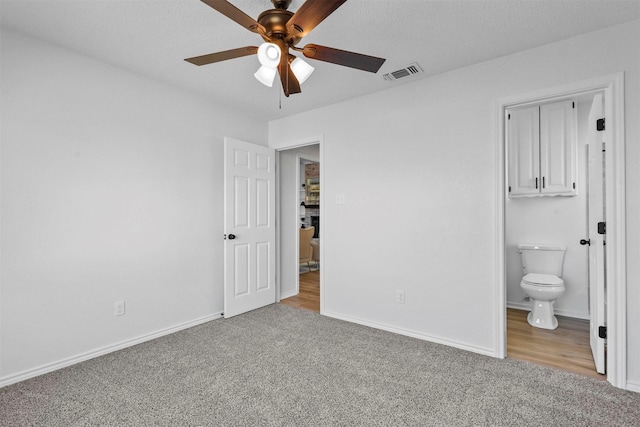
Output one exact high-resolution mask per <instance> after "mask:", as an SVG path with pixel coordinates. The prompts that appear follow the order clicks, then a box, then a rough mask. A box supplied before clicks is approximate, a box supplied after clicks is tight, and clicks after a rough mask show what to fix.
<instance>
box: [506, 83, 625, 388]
mask: <svg viewBox="0 0 640 427" xmlns="http://www.w3.org/2000/svg"><path fill="white" fill-rule="evenodd" d="M596 94H601V95H602V96H603V97H604V101H603V102H602V104H603V107H604V118H606V123H607V125H608V126H607V128H606V131H603V132H602V135H603V141H606V153H607V154H606V160H605V162H606V163H605V165H604V166H605V167H604V169H605V172H604V174H603V173H602V172H600V173H601V177H602V178H604V181H605V182H604V185H603V193H604V197H602V203H601V204H600V209H601V210H602V212H603V215H606V232H607V234H606V240H607V242H606V256H605V253H604V246H602V253H601V254H600V258H599V259H598V262H599V263H600V264H599V265H600V266H601V268H602V271H603V273H602V274H603V282H606V284H607V287H606V290H605V289H604V284H603V289H602V294H603V297H604V298H602V299H606V301H607V307H608V312H607V313H606V315H603V316H602V320H601V323H602V324H595V323H594V322H593V318H594V315H595V314H594V308H593V306H590V303H591V302H592V301H590V300H591V299H592V298H593V291H592V290H593V289H592V287H591V284H590V282H591V281H592V280H593V278H590V277H589V276H590V275H591V273H592V271H591V270H592V266H593V264H592V260H591V252H592V251H591V250H590V249H589V253H588V254H587V249H586V248H585V246H581V245H580V241H581V240H583V241H588V240H589V237H590V236H591V234H590V233H589V234H588V235H587V229H588V228H590V229H594V228H596V224H590V223H589V221H588V220H587V212H588V210H587V206H588V199H587V197H586V196H587V195H588V194H589V193H590V192H589V186H588V185H587V183H588V177H587V175H586V171H587V166H588V165H589V163H588V162H589V159H588V158H587V154H588V151H587V149H586V148H584V147H583V149H582V151H580V152H578V153H576V156H577V157H576V158H577V159H578V160H580V162H581V163H582V168H581V171H579V172H580V175H578V176H577V187H576V188H577V191H576V192H575V193H577V194H572V195H571V197H544V196H545V195H543V194H533V195H532V194H529V195H527V197H522V198H519V199H518V198H517V197H516V198H513V197H510V196H513V195H512V194H511V195H510V194H509V190H512V191H513V189H514V188H513V183H512V182H510V181H513V176H511V177H510V176H509V162H510V161H511V162H513V159H510V158H509V153H508V151H509V148H508V146H507V139H508V135H507V134H506V132H505V129H506V123H507V120H508V119H509V117H508V110H509V109H512V108H515V107H519V106H525V107H529V106H532V105H535V104H544V103H553V102H558V101H561V100H566V99H569V98H571V99H574V101H575V102H576V103H577V105H576V107H578V108H580V107H581V106H582V110H583V111H584V112H586V113H584V114H582V116H580V117H587V116H588V112H589V111H588V110H590V108H589V107H590V106H591V101H592V100H593V98H594V96H595V95H596ZM622 94H623V79H622V75H621V74H616V75H611V76H605V77H602V78H596V79H592V80H588V81H583V82H578V83H574V84H568V85H564V86H561V87H556V88H550V89H544V90H540V91H536V92H534V93H530V94H525V95H518V96H514V97H510V98H508V99H503V100H500V101H499V102H498V110H499V111H498V113H499V114H498V122H499V128H498V129H499V146H498V161H499V164H501V165H503V167H502V168H500V172H499V176H498V179H497V181H498V183H499V191H498V194H499V196H498V234H499V236H498V242H497V243H498V248H499V253H501V254H502V256H501V257H500V259H499V261H498V266H497V267H498V276H499V277H500V279H501V280H500V282H501V284H502V285H501V286H500V287H499V289H498V290H497V291H498V301H500V304H501V306H500V309H501V310H498V311H500V317H499V319H497V324H498V325H499V331H497V333H498V335H497V337H496V338H497V342H498V343H499V347H498V348H499V349H500V348H502V349H503V353H502V354H499V356H500V357H505V356H508V357H514V358H522V359H527V360H530V361H534V362H542V361H541V360H538V361H536V360H534V359H535V358H536V357H534V356H531V357H529V356H527V355H526V354H523V353H526V352H527V349H526V348H524V344H526V345H533V347H536V346H538V344H540V346H538V348H534V349H532V350H531V353H530V354H535V353H536V352H538V353H543V354H544V353H547V350H545V348H544V345H545V344H544V343H547V345H551V346H553V347H554V349H556V350H557V349H558V345H560V344H558V343H566V342H571V341H572V339H574V338H575V337H576V336H579V337H580V338H579V339H578V341H580V342H581V345H580V346H574V347H573V348H568V349H564V350H562V351H560V353H563V352H564V353H565V354H569V355H570V356H569V357H568V358H566V359H567V360H565V361H558V360H555V361H554V360H551V358H549V359H548V360H546V362H547V363H546V364H548V365H552V366H555V367H558V368H561V369H566V370H573V371H574V372H580V370H581V369H585V367H584V366H580V365H581V364H582V365H587V366H588V365H589V363H593V362H591V361H590V360H588V359H589V358H590V357H589V356H590V353H592V351H591V349H590V348H589V347H590V343H589V342H590V341H592V346H593V341H594V336H595V338H596V339H597V338H598V333H599V331H601V328H606V331H607V334H606V336H607V338H606V344H607V348H608V354H607V360H606V378H607V380H608V381H609V382H611V383H612V384H613V385H614V386H618V387H622V388H624V387H625V381H626V380H625V378H626V338H625V336H624V334H622V331H624V330H625V325H626V324H625V322H626V306H625V302H624V290H625V288H626V283H625V274H624V271H625V270H624V268H623V266H624V265H625V253H624V239H625V237H624V220H623V219H624V179H623V178H624V132H623V129H624V121H623V119H624V111H623V108H624V105H623V103H622ZM581 120H583V121H585V122H586V119H581ZM583 125H585V126H589V125H588V124H586V123H583ZM585 129H586V128H585ZM579 142H580V141H579ZM583 144H584V143H582V142H581V143H580V145H583ZM512 151H513V149H512ZM536 167H540V166H538V165H536ZM547 179H548V178H547ZM525 181H526V180H525ZM601 181H602V180H601ZM532 182H534V181H532ZM539 184H540V182H535V184H532V186H531V188H530V189H527V188H522V189H521V188H518V191H521V192H522V193H526V192H527V191H531V192H533V193H535V191H540V190H539V188H541V186H539ZM547 184H548V181H547ZM572 184H573V183H572V182H569V185H570V186H572ZM509 186H511V187H512V188H511V189H510V188H509ZM568 188H569V192H571V191H572V189H571V187H568ZM580 194H582V195H583V196H584V198H583V199H582V201H579V198H578V196H579V195H580ZM591 196H593V194H591ZM550 200H553V201H552V202H549V201H550ZM571 203H573V204H575V206H573V207H571V208H570V207H569V204H571ZM551 204H554V205H562V206H553V207H552V206H550V205H551ZM541 207H542V208H541ZM540 209H543V210H540ZM544 209H547V210H546V213H545V211H544ZM571 209H574V210H575V209H577V210H576V212H574V215H573V218H572V221H573V223H574V224H572V229H574V231H573V232H574V234H576V235H575V236H573V235H571V233H569V234H567V235H564V236H563V237H557V238H556V236H557V235H558V234H560V233H561V231H559V228H558V227H557V225H558V224H559V221H558V217H557V216H558V214H561V213H563V211H565V210H568V211H571ZM569 216H570V215H569ZM576 218H579V220H576ZM519 221H520V222H527V223H535V222H536V221H537V222H538V223H539V227H538V228H537V229H536V227H535V226H533V227H531V228H530V229H529V230H526V229H525V227H522V228H521V229H520V230H519V229H518V227H519V226H518V222H519ZM570 221H571V220H570ZM580 221H581V222H582V224H580V223H579V222H580ZM603 221H604V220H603ZM576 223H577V224H576ZM545 227H546V228H545ZM554 227H555V230H554ZM560 228H562V232H564V231H566V230H564V228H566V227H564V228H563V226H560ZM613 229H615V231H613ZM545 232H547V233H548V234H547V235H546V236H544V233H545ZM549 239H552V240H553V241H549ZM517 243H566V246H567V252H566V254H567V255H569V254H570V253H571V254H572V255H571V256H570V257H567V259H566V261H565V264H566V262H567V261H568V264H566V265H565V270H566V267H567V266H569V271H568V272H567V271H564V273H569V275H568V276H566V275H565V274H564V273H563V279H566V291H567V292H566V297H567V299H565V300H564V301H563V300H561V299H560V298H558V300H557V301H556V303H555V307H556V310H555V311H556V315H559V316H557V317H558V319H559V324H560V327H559V328H558V329H556V330H544V329H542V328H535V327H533V326H531V325H530V324H528V323H529V322H527V318H526V316H527V313H528V311H529V310H530V308H529V307H530V302H529V301H525V298H526V297H527V295H526V294H525V293H524V292H523V291H522V290H521V289H520V286H519V285H520V280H521V278H522V270H521V269H522V264H520V259H519V257H520V255H519V253H518V250H517ZM514 245H515V246H514ZM593 252H594V253H595V251H593ZM574 255H575V256H574ZM604 271H606V277H605V273H604ZM561 298H562V297H561ZM558 301H560V302H558ZM601 302H602V301H601ZM600 336H601V335H600ZM572 337H573V338H572ZM553 338H559V340H558V342H557V343H555V344H554V343H553ZM518 340H520V341H518ZM601 341H602V342H604V339H601ZM500 343H501V344H502V345H500ZM519 343H520V344H519ZM514 345H515V348H514ZM579 347H581V348H579ZM602 348H604V345H603V346H602ZM574 351H578V353H574ZM580 351H581V353H580ZM578 354H581V356H580V355H578ZM593 357H594V359H596V364H597V363H598V360H597V355H596V352H595V350H594V351H593ZM543 358H544V356H543ZM603 358H604V356H603ZM565 363H568V364H569V365H571V364H573V365H574V366H573V367H571V366H569V365H567V366H564V364H565ZM603 363H604V362H603ZM594 371H595V369H593V370H590V369H589V368H587V371H584V372H582V373H587V374H591V373H592V374H593V375H592V376H597V375H598V374H597V373H595V372H594Z"/></svg>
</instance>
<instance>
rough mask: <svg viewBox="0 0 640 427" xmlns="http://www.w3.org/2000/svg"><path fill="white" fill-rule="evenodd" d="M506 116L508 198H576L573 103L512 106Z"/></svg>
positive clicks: (575, 122) (574, 115) (571, 101)
mask: <svg viewBox="0 0 640 427" xmlns="http://www.w3.org/2000/svg"><path fill="white" fill-rule="evenodd" d="M506 113H507V120H506V123H507V130H506V138H507V155H508V167H507V169H508V184H507V185H508V189H507V191H508V194H509V197H535V196H575V195H576V194H577V185H576V173H577V140H576V134H577V131H576V126H577V119H576V117H577V116H576V109H575V102H574V101H573V100H571V99H569V100H563V101H559V102H553V103H548V104H542V105H533V106H526V107H514V108H511V109H508V110H507V112H506Z"/></svg>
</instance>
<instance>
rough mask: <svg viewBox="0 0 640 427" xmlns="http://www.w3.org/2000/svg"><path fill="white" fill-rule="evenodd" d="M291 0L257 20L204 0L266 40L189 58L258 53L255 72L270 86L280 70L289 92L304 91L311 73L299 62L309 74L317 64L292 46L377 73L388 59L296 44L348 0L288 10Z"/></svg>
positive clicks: (323, 0)
mask: <svg viewBox="0 0 640 427" xmlns="http://www.w3.org/2000/svg"><path fill="white" fill-rule="evenodd" d="M291 1H292V0H271V2H272V3H273V6H274V7H275V9H269V10H265V11H264V12H262V13H261V14H260V16H258V19H257V20H254V19H253V18H251V17H250V16H249V15H247V14H245V13H244V12H242V11H241V10H240V9H238V8H237V7H235V6H234V5H232V4H231V3H229V2H228V1H226V0H202V2H203V3H205V4H207V5H209V6H210V7H212V8H213V9H215V10H217V11H218V12H220V13H222V14H223V15H225V16H226V17H228V18H230V19H232V20H234V21H235V22H237V23H238V24H240V25H242V26H243V27H245V28H246V29H247V30H249V31H252V32H254V33H257V34H259V35H260V36H261V37H262V39H263V40H264V41H265V43H263V44H262V45H261V46H260V47H257V46H245V47H240V48H237V49H231V50H226V51H223V52H216V53H210V54H208V55H202V56H195V57H193V58H187V59H185V61H187V62H190V63H192V64H195V65H206V64H212V63H214V62H220V61H226V60H228V59H234V58H239V57H242V56H247V55H254V54H258V59H259V60H260V62H261V64H262V67H261V68H260V70H259V71H258V72H257V73H256V74H255V76H256V78H257V79H258V80H260V81H261V82H263V83H264V84H266V85H267V86H271V84H272V82H273V79H274V77H275V72H276V70H277V72H278V73H279V74H280V80H281V82H282V88H283V90H284V94H285V96H289V95H290V94H294V93H300V92H301V90H300V84H301V82H302V81H304V80H305V79H306V77H308V74H307V75H304V73H303V72H299V71H298V67H299V66H302V67H305V66H306V71H307V72H308V73H309V74H310V71H309V69H310V70H311V71H312V70H313V67H311V66H309V65H308V64H306V63H304V61H302V60H301V59H300V58H296V57H295V56H294V55H291V54H290V53H289V49H291V50H293V51H297V52H302V54H303V55H304V56H305V57H307V58H311V59H315V60H318V61H324V62H331V63H333V64H337V65H343V66H345V67H351V68H355V69H358V70H363V71H369V72H371V73H376V72H377V71H378V70H379V69H380V67H381V66H382V64H383V63H384V61H385V59H384V58H377V57H375V56H369V55H363V54H360V53H354V52H348V51H346V50H340V49H335V48H331V47H326V46H320V45H317V44H307V45H306V46H304V47H302V48H300V47H297V46H296V45H297V44H298V43H299V42H300V40H301V39H302V38H303V37H304V36H306V35H307V34H309V33H310V32H311V31H312V30H313V29H314V28H315V27H316V26H317V25H318V24H319V23H320V22H322V21H323V20H324V19H325V18H326V17H327V16H329V15H330V14H332V13H333V12H334V11H335V10H336V9H337V8H338V7H340V6H341V5H342V4H343V3H345V2H346V1H347V0H306V1H305V2H304V3H303V4H302V6H300V8H299V9H298V10H297V11H296V12H295V13H293V12H290V11H288V10H287V8H288V7H289V5H290V4H291ZM263 71H265V72H267V73H270V75H269V76H268V77H266V78H265V77H262V76H261V73H262V72H263ZM303 71H305V70H303ZM265 79H267V80H265ZM269 79H270V80H269Z"/></svg>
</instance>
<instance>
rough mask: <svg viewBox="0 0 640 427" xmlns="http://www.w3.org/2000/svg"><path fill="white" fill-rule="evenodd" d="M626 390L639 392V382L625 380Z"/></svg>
mask: <svg viewBox="0 0 640 427" xmlns="http://www.w3.org/2000/svg"><path fill="white" fill-rule="evenodd" d="M627 390H629V391H635V392H636V393H640V383H636V382H633V381H627Z"/></svg>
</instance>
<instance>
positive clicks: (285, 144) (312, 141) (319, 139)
mask: <svg viewBox="0 0 640 427" xmlns="http://www.w3.org/2000/svg"><path fill="white" fill-rule="evenodd" d="M308 145H318V146H319V155H318V156H319V160H320V188H321V189H322V188H326V187H325V185H324V135H319V136H311V137H307V138H304V139H299V140H294V141H281V142H276V143H270V144H269V147H271V148H274V149H275V150H276V159H277V160H276V168H277V171H276V200H278V202H277V203H276V218H277V221H276V301H278V302H279V301H280V296H281V289H282V286H281V283H280V281H281V279H282V274H281V270H280V269H281V260H282V250H281V249H282V242H281V241H280V235H281V230H282V228H283V227H289V226H290V225H291V224H284V223H283V222H282V215H281V211H280V202H279V200H280V199H281V197H280V173H279V172H278V170H279V159H280V154H279V153H280V152H281V151H285V150H291V149H294V148H300V147H305V146H308ZM299 157H300V156H297V158H298V159H299ZM299 168H300V162H299V161H298V164H296V171H297V172H296V173H297V176H296V182H298V186H297V187H296V189H295V190H296V191H298V192H299V184H300V183H299V180H300V169H299ZM297 197H299V194H297V195H296V198H297ZM324 200H325V203H320V230H323V232H322V233H321V234H320V237H319V239H320V260H321V261H322V263H323V264H322V265H323V266H326V265H327V264H326V257H325V244H324V242H325V236H326V228H325V225H324V224H325V219H326V214H325V211H326V210H325V206H326V200H328V199H327V198H326V197H325V198H324ZM296 208H299V207H296ZM298 212H299V211H297V212H296V216H295V217H296V218H298V220H299V219H300V215H299V213H298ZM297 225H298V223H297V222H296V226H297ZM298 238H299V235H297V234H296V247H299V246H300V244H299V241H298ZM298 250H299V249H296V253H298ZM295 266H296V267H295V268H296V271H295V273H296V275H295V277H297V279H296V289H297V290H298V292H299V290H300V278H299V277H298V276H299V268H300V267H299V266H298V263H296V264H295ZM324 277H325V275H324V274H320V314H323V313H324Z"/></svg>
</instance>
